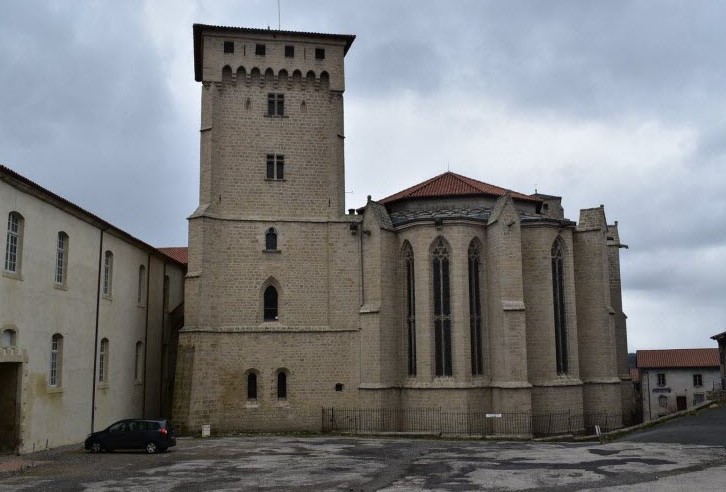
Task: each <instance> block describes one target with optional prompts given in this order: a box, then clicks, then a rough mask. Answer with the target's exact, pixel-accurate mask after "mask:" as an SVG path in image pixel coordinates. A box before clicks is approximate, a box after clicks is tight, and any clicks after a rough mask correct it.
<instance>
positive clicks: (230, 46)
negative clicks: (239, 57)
mask: <svg viewBox="0 0 726 492" xmlns="http://www.w3.org/2000/svg"><path fill="white" fill-rule="evenodd" d="M224 52H225V53H234V41H225V42H224Z"/></svg>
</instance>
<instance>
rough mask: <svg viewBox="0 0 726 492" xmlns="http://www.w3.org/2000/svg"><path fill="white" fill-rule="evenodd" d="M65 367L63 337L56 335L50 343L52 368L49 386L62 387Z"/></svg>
mask: <svg viewBox="0 0 726 492" xmlns="http://www.w3.org/2000/svg"><path fill="white" fill-rule="evenodd" d="M62 367H63V335H61V334H59V333H56V334H55V335H53V337H52V338H51V341H50V367H49V371H48V386H50V387H51V388H58V387H60V385H61V369H62Z"/></svg>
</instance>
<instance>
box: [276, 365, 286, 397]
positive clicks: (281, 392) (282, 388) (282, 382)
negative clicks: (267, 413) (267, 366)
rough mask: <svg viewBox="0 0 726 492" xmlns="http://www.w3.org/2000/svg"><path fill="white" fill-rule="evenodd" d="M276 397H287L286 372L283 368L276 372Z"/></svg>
mask: <svg viewBox="0 0 726 492" xmlns="http://www.w3.org/2000/svg"><path fill="white" fill-rule="evenodd" d="M277 399H278V400H286V399H287V373H286V372H285V371H283V370H280V372H278V373H277Z"/></svg>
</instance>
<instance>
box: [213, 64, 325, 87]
mask: <svg viewBox="0 0 726 492" xmlns="http://www.w3.org/2000/svg"><path fill="white" fill-rule="evenodd" d="M221 83H222V84H231V85H233V86H242V85H244V86H246V87H260V88H268V89H270V88H271V89H284V90H295V89H298V90H321V89H322V90H328V89H329V88H330V74H329V73H328V72H327V71H325V70H323V71H322V72H317V73H316V72H315V71H313V70H308V71H307V72H306V73H305V74H303V72H302V70H293V71H292V72H289V71H288V70H286V69H284V68H283V69H280V70H278V71H277V72H275V70H274V69H273V68H272V67H268V68H266V69H265V71H264V72H263V71H262V70H261V69H260V68H259V67H252V68H249V69H248V68H246V67H244V66H241V65H240V66H239V67H237V68H236V69H233V68H232V67H231V66H229V65H225V66H224V67H223V68H222V79H221Z"/></svg>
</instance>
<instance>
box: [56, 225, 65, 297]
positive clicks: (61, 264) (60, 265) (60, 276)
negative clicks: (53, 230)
mask: <svg viewBox="0 0 726 492" xmlns="http://www.w3.org/2000/svg"><path fill="white" fill-rule="evenodd" d="M67 278H68V234H66V233H65V232H63V231H60V232H59V233H58V236H57V238H56V252H55V283H56V285H65V284H66V279H67Z"/></svg>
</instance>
